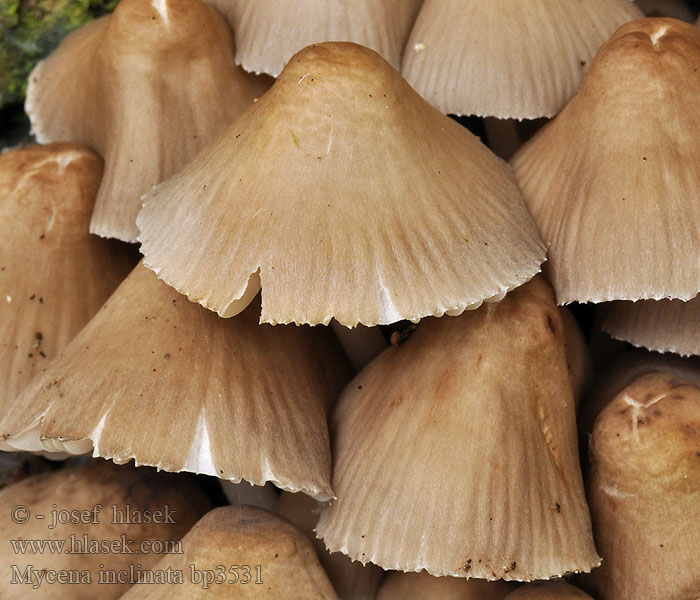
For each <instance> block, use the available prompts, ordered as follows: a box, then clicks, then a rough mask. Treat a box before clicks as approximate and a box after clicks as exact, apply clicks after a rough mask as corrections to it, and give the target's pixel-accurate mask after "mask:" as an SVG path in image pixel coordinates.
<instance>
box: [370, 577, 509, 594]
mask: <svg viewBox="0 0 700 600" xmlns="http://www.w3.org/2000/svg"><path fill="white" fill-rule="evenodd" d="M512 589H513V584H509V583H506V582H505V581H480V580H479V579H469V580H465V579H459V578H457V577H433V576H432V575H428V573H426V572H425V571H421V572H420V573H402V572H400V571H394V572H392V573H388V574H387V576H386V577H385V578H384V582H383V583H382V587H380V588H379V592H378V593H377V598H376V600H405V599H406V598H411V600H436V599H437V598H439V599H440V600H502V599H503V598H505V597H506V595H507V594H508V592H509V591H510V590H512Z"/></svg>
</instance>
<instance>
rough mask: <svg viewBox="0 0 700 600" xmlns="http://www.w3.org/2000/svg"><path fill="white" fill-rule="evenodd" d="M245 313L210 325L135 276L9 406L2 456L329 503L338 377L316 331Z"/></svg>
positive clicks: (143, 275)
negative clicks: (70, 458) (33, 456)
mask: <svg viewBox="0 0 700 600" xmlns="http://www.w3.org/2000/svg"><path fill="white" fill-rule="evenodd" d="M258 310H259V307H258V306H257V304H255V305H253V306H251V307H250V309H249V310H247V311H246V312H244V313H242V314H241V315H240V316H238V317H237V318H235V319H232V320H224V319H220V318H219V317H217V316H216V315H215V314H214V313H212V312H210V311H207V310H204V309H203V308H201V307H200V306H198V305H196V304H192V303H191V302H188V300H187V299H186V298H185V297H184V296H181V295H179V294H177V293H176V292H175V291H174V290H173V289H172V288H170V287H168V286H167V285H165V284H164V283H162V282H161V281H158V279H157V278H156V276H155V275H154V274H153V273H152V272H151V271H149V270H148V269H146V268H145V267H143V266H142V265H139V266H137V267H136V269H135V270H134V271H133V272H132V273H131V275H129V277H127V279H126V280H125V281H124V282H123V284H122V285H121V286H120V287H119V288H118V289H117V291H116V292H115V293H114V294H113V295H112V297H111V298H110V299H109V300H108V301H107V303H106V304H105V306H104V307H103V308H102V310H101V311H100V312H99V313H98V314H97V315H96V316H95V317H94V318H93V319H92V320H91V321H90V323H88V325H87V326H86V327H85V328H84V329H83V330H82V331H81V332H80V334H79V335H78V336H77V337H76V338H75V339H74V340H73V342H72V343H71V344H69V345H68V347H67V348H66V349H65V351H64V352H63V354H62V355H61V356H60V357H59V358H57V359H56V360H55V361H52V362H51V363H50V364H49V365H47V366H46V368H45V369H44V370H43V372H42V373H41V374H40V375H39V376H38V377H37V378H36V379H35V380H34V381H33V382H32V383H31V385H29V386H28V387H27V389H26V390H25V391H24V393H23V394H22V395H21V396H20V397H19V398H18V399H17V400H16V401H15V402H14V403H13V405H12V407H11V408H10V409H9V411H8V413H7V415H6V416H5V418H4V419H3V420H2V421H0V438H1V439H2V442H1V447H2V449H5V450H8V449H9V450H12V449H15V450H30V451H40V450H43V451H47V452H51V451H53V452H69V453H71V454H82V453H86V452H90V451H91V452H92V454H93V456H101V457H102V458H107V459H111V460H114V461H115V462H118V463H124V462H127V461H129V460H131V459H134V461H135V462H136V464H137V465H149V466H156V467H158V468H159V469H163V470H166V471H171V472H177V471H189V472H194V473H203V474H207V475H213V476H216V477H219V478H221V479H228V480H232V481H236V482H237V481H240V480H241V479H245V480H246V481H248V482H249V483H254V484H256V485H264V484H265V483H266V482H267V481H271V482H273V483H274V484H275V485H277V486H278V487H281V488H283V489H288V490H291V491H303V492H305V493H308V494H310V495H312V496H315V497H318V498H320V499H322V500H323V499H328V498H330V497H332V496H333V491H332V489H331V486H330V475H331V473H330V469H331V456H330V447H329V440H328V428H327V424H326V415H327V411H328V410H329V408H330V406H331V403H332V402H333V401H334V400H335V397H336V394H337V393H338V391H339V390H340V389H341V388H342V386H343V384H344V383H345V382H346V381H347V378H348V375H349V368H348V366H347V365H346V364H345V362H344V360H343V356H342V352H341V351H340V348H339V347H338V346H337V344H336V343H335V340H333V339H332V335H331V334H330V332H329V331H328V330H326V329H323V328H316V329H312V328H310V327H271V326H269V325H263V326H260V325H258V322H257V313H258ZM137 415H138V416H137Z"/></svg>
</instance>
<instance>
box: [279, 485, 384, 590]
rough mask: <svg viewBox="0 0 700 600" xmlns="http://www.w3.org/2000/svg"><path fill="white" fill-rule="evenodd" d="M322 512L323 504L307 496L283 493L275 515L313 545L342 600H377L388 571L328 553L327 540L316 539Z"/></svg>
mask: <svg viewBox="0 0 700 600" xmlns="http://www.w3.org/2000/svg"><path fill="white" fill-rule="evenodd" d="M321 508H322V505H321V503H320V502H318V501H316V500H314V499H313V498H311V497H309V496H307V495H306V494H290V493H289V492H282V493H281V494H280V497H279V500H278V501H277V506H276V509H275V512H277V513H278V514H280V515H282V516H283V517H284V518H285V519H289V522H290V523H292V525H294V526H295V527H298V528H299V530H300V531H302V532H303V533H304V534H305V535H306V537H308V538H309V539H310V540H311V541H312V542H313V545H314V547H315V548H316V552H317V553H318V558H319V560H320V561H321V565H322V566H323V568H324V570H325V571H326V574H327V575H328V578H329V579H330V581H331V583H332V584H333V588H334V589H335V591H336V592H337V593H338V596H340V599H341V600H367V598H374V597H375V596H376V594H377V588H378V587H379V583H380V582H381V579H382V577H383V576H384V571H382V570H381V569H380V568H379V567H378V566H376V565H373V564H366V565H363V564H362V563H360V562H357V561H353V560H351V559H350V557H349V556H346V555H345V554H343V553H342V552H333V553H331V552H329V551H328V550H326V546H325V545H324V543H323V540H321V539H319V538H318V537H316V532H315V528H316V524H317V523H318V518H319V516H320V515H321Z"/></svg>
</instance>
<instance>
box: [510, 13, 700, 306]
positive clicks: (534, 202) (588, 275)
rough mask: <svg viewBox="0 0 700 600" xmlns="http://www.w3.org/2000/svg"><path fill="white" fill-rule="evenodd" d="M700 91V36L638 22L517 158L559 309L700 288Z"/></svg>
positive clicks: (678, 25) (678, 26) (669, 23)
mask: <svg viewBox="0 0 700 600" xmlns="http://www.w3.org/2000/svg"><path fill="white" fill-rule="evenodd" d="M698 94H700V31H698V29H697V28H695V27H693V26H692V25H688V24H687V23H683V22H681V21H676V20H673V19H643V20H640V21H635V22H633V23H628V24H627V25H624V26H622V27H621V28H620V29H619V30H618V31H617V32H616V33H615V34H614V35H613V36H612V38H610V40H609V41H608V42H607V43H606V44H605V45H604V46H603V47H602V48H601V49H600V51H599V52H598V55H597V56H596V58H595V60H594V61H593V64H592V65H591V70H590V71H589V73H588V75H587V76H586V79H585V80H584V82H583V84H582V85H581V88H580V90H579V92H578V93H577V94H576V96H575V97H574V98H573V99H572V100H571V102H569V104H568V105H567V106H566V108H564V110H562V112H561V113H560V114H559V115H558V116H557V117H556V118H555V119H554V120H553V121H552V122H551V123H549V124H547V125H546V126H545V127H544V128H543V129H542V130H540V131H539V132H538V133H537V134H536V135H535V136H534V137H533V138H532V139H531V140H530V141H529V142H528V143H527V144H525V146H523V148H521V150H520V151H519V152H518V153H517V154H516V155H515V157H514V158H513V159H512V161H511V162H512V164H513V166H514V168H515V174H516V178H517V180H518V184H519V186H520V189H521V190H522V192H523V196H524V197H525V200H526V202H527V203H528V206H529V207H530V210H531V211H532V214H533V217H534V218H535V221H536V222H537V225H538V227H539V228H540V232H541V233H542V236H543V239H544V241H545V243H546V244H547V246H548V249H549V252H548V258H549V260H548V262H547V263H546V266H545V270H546V271H547V273H548V276H549V278H550V280H551V281H552V284H553V286H554V289H555V291H556V294H557V301H558V302H559V303H560V304H565V303H568V302H572V301H579V302H603V301H607V300H639V299H644V298H654V299H660V298H664V297H670V298H682V299H685V300H687V299H689V298H693V297H694V296H695V295H696V294H697V293H698V290H700V236H698V232H697V230H698V227H697V224H698V223H700V203H698V202H696V199H697V198H698V197H700V170H698V169H697V168H696V166H697V164H698V162H700V146H698V144H697V143H696V141H697V138H698V137H699V136H700V116H698V113H697V111H696V110H695V107H696V104H697V97H698ZM572 140H576V143H572ZM621 169H623V170H624V172H622V171H621Z"/></svg>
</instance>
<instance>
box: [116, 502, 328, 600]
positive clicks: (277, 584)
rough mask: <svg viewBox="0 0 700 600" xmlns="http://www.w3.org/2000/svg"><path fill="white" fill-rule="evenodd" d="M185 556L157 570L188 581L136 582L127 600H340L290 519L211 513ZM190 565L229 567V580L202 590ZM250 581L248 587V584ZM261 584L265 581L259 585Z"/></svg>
mask: <svg viewBox="0 0 700 600" xmlns="http://www.w3.org/2000/svg"><path fill="white" fill-rule="evenodd" d="M182 548H183V550H184V553H183V554H169V555H167V556H165V557H163V558H162V559H161V561H160V562H159V563H158V564H157V565H156V566H155V569H161V570H165V569H167V568H172V569H179V570H182V571H183V572H185V577H184V582H183V583H179V584H171V585H167V584H164V585H154V584H137V585H135V586H133V587H132V588H131V589H130V590H129V591H128V592H127V593H126V594H124V596H122V598H123V600H134V599H137V598H138V599H139V600H160V599H163V600H179V599H186V600H199V599H200V598H206V599H207V600H212V599H216V598H227V599H228V598H232V597H235V598H260V599H261V600H262V599H265V600H270V599H272V598H274V599H275V600H298V599H300V598H303V599H305V600H306V599H308V600H338V596H337V595H336V593H335V592H334V591H333V586H332V585H331V583H330V582H329V581H328V577H327V576H326V574H325V573H324V571H323V568H322V567H321V565H320V564H319V562H318V557H317V556H316V552H315V551H314V548H313V546H312V545H311V542H310V541H309V540H308V539H307V538H306V536H305V535H304V534H303V533H301V532H300V531H299V530H298V529H296V527H294V526H293V525H291V523H289V521H287V520H286V519H283V518H282V517H279V516H278V515H275V514H273V513H269V512H266V511H264V510H262V509H259V508H254V507H252V506H240V507H239V506H236V507H233V506H224V507H220V508H215V509H214V510H212V511H211V512H209V513H207V514H206V515H205V516H204V517H203V518H202V519H200V521H199V522H198V523H197V524H196V525H195V526H194V527H193V528H192V530H191V531H190V532H189V533H188V534H187V535H186V536H185V537H184V538H183V539H182ZM190 565H194V566H195V568H196V569H198V570H199V571H202V570H205V569H209V570H212V571H213V572H214V573H216V572H217V569H219V568H220V567H219V565H225V567H224V569H225V571H226V572H225V575H226V577H227V581H229V582H230V581H232V580H233V578H234V575H233V572H231V571H230V570H229V568H230V565H236V566H238V583H236V584H235V585H234V584H229V583H223V584H216V583H214V584H210V586H209V587H208V589H203V587H204V586H203V585H202V584H201V583H199V584H197V583H193V582H192V578H190V577H188V575H189V573H188V570H189V569H190V568H191V567H190ZM245 579H248V581H247V583H244V580H245ZM258 580H261V581H262V583H261V584H260V583H257V584H256V583H255V582H256V581H258Z"/></svg>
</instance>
